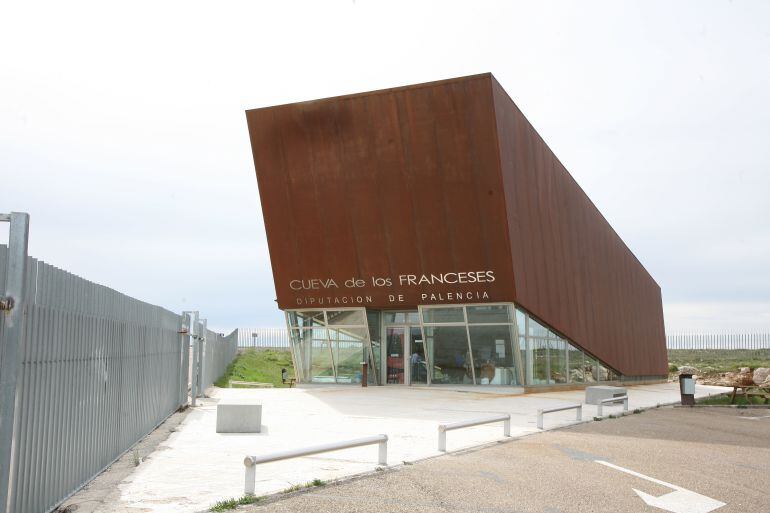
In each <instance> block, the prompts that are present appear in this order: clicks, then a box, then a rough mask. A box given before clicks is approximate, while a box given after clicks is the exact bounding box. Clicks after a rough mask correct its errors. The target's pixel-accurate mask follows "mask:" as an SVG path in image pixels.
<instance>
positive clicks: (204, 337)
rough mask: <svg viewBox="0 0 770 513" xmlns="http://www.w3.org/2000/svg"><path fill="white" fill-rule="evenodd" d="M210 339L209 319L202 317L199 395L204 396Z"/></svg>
mask: <svg viewBox="0 0 770 513" xmlns="http://www.w3.org/2000/svg"><path fill="white" fill-rule="evenodd" d="M207 339H208V320H206V319H201V331H200V349H199V350H198V364H199V365H198V397H203V396H204V395H205V392H206V373H205V372H204V370H205V367H206V353H207V351H206V345H207Z"/></svg>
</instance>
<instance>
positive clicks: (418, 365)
mask: <svg viewBox="0 0 770 513" xmlns="http://www.w3.org/2000/svg"><path fill="white" fill-rule="evenodd" d="M408 354H409V384H410V385H419V384H422V385H427V384H428V359H427V358H426V352H425V344H424V342H423V339H422V330H421V329H420V327H419V326H411V327H410V328H409V353H408Z"/></svg>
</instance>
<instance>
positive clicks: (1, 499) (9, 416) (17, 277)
mask: <svg viewBox="0 0 770 513" xmlns="http://www.w3.org/2000/svg"><path fill="white" fill-rule="evenodd" d="M0 221H4V222H10V225H11V226H10V231H9V237H8V242H9V243H8V261H7V264H6V276H5V291H4V294H3V296H2V297H0V315H3V316H4V321H5V323H4V327H3V330H2V333H0V335H2V336H1V337H0V513H5V512H7V511H10V507H11V503H12V500H13V488H14V473H15V472H14V470H15V468H14V467H15V463H16V441H17V437H16V435H17V430H18V426H17V423H16V421H15V420H16V417H17V415H16V414H17V411H16V407H17V401H18V394H17V390H18V386H17V375H18V373H19V368H20V367H21V358H22V354H23V352H22V344H23V340H24V333H23V329H24V314H25V309H26V305H25V295H24V294H25V286H26V276H27V256H28V255H27V249H28V245H29V214H25V213H21V212H12V213H11V214H0Z"/></svg>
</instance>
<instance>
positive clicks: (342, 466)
mask: <svg viewBox="0 0 770 513" xmlns="http://www.w3.org/2000/svg"><path fill="white" fill-rule="evenodd" d="M725 390H726V389H724V388H721V387H707V386H700V385H698V386H697V387H696V396H698V397H703V396H706V395H709V394H714V393H720V392H723V391H725ZM211 393H212V398H210V399H205V400H203V401H202V404H201V405H199V406H198V407H196V408H194V409H193V411H191V412H190V413H188V414H187V416H186V418H185V419H184V420H183V421H182V423H181V424H180V425H179V426H178V428H177V429H176V431H175V432H173V433H172V434H171V435H170V436H169V438H168V439H167V440H166V441H165V442H163V443H161V444H160V445H159V446H158V448H157V450H155V451H154V452H153V453H152V454H150V455H149V456H148V457H147V458H146V460H145V461H144V462H143V463H141V465H139V466H138V467H137V468H136V470H135V471H134V472H133V473H132V474H131V475H130V476H128V477H127V478H126V479H124V480H123V481H122V482H121V483H120V484H119V485H118V486H119V490H120V497H119V499H118V501H117V502H118V504H113V507H111V509H105V510H99V509H97V510H96V511H145V512H159V513H165V512H172V511H173V512H195V511H201V510H204V509H206V508H207V507H208V506H210V505H211V504H213V503H214V502H216V501H218V500H222V499H226V498H230V497H240V496H241V495H243V481H244V467H243V458H244V456H245V455H247V454H264V453H269V452H272V451H277V450H284V449H289V448H299V447H303V446H308V445H315V444H319V443H325V442H333V441H340V440H346V439H350V438H356V437H361V436H366V435H372V434H378V433H385V434H387V435H388V436H389V438H390V442H389V444H388V462H389V464H391V465H393V464H400V463H402V462H404V461H407V462H412V461H415V460H419V459H423V458H427V457H430V456H435V455H438V454H440V453H439V452H438V450H437V425H438V424H439V423H441V422H445V421H457V420H463V419H470V418H475V417H479V416H484V415H490V414H495V413H510V414H511V424H512V425H511V434H512V435H513V436H521V435H526V434H529V433H534V432H537V431H539V430H538V429H537V427H536V414H537V410H538V409H539V408H547V407H551V406H558V405H563V404H568V403H576V402H582V401H583V398H584V392H583V391H566V392H551V393H544V394H527V395H504V394H497V393H480V392H476V391H456V390H446V389H442V388H439V387H433V388H417V387H403V386H402V387H399V386H388V387H368V388H358V387H351V386H323V387H308V388H295V389H213V391H211ZM223 399H226V400H246V401H253V402H255V403H259V404H262V406H263V410H262V411H263V414H262V422H263V427H262V433H259V434H217V433H216V432H215V425H216V403H217V402H218V401H219V400H223ZM629 399H630V401H629V403H630V404H629V409H630V410H633V409H634V408H649V407H654V406H656V405H658V404H661V405H662V404H667V403H673V402H675V401H678V399H679V386H678V384H677V383H667V384H659V385H642V386H635V387H629ZM621 410H622V408H621V406H614V407H613V406H610V407H605V415H606V414H608V413H613V412H619V411H621ZM595 414H596V407H595V406H588V405H584V418H585V419H591V418H592V417H593V416H594V415H595ZM574 416H575V412H574V410H572V411H567V412H561V413H554V414H549V415H548V416H547V417H546V428H553V427H558V426H564V425H569V424H573V423H575V420H574ZM502 431H503V430H502V425H501V424H496V425H486V426H478V427H473V428H468V429H463V430H458V431H452V432H449V433H448V435H447V440H448V442H447V449H448V450H449V451H453V450H457V449H461V448H464V447H471V446H477V445H480V444H484V443H488V442H492V441H494V440H497V439H500V438H501V437H502V434H503V433H502ZM376 466H377V447H376V446H368V447H361V448H356V449H350V450H346V451H340V452H335V453H326V454H319V455H317V456H312V457H306V458H299V459H294V460H287V461H281V462H275V463H269V464H265V465H260V466H258V467H257V483H256V493H257V495H261V494H267V493H271V492H275V491H279V490H283V489H286V488H288V487H290V486H292V485H296V484H303V483H306V482H308V481H312V480H313V479H316V478H317V479H322V480H329V479H335V478H339V477H342V476H346V475H351V474H356V473H361V472H367V471H371V470H373V469H374V468H375V467H376ZM73 499H74V502H77V500H76V497H75V498H73ZM71 502H73V501H68V503H71Z"/></svg>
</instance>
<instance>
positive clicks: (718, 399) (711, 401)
mask: <svg viewBox="0 0 770 513" xmlns="http://www.w3.org/2000/svg"><path fill="white" fill-rule="evenodd" d="M749 399H750V402H749V401H746V398H745V397H744V396H742V395H738V396H736V398H735V403H733V404H736V405H738V406H746V405H749V404H765V400H764V399H763V398H761V397H750V398H749ZM697 403H698V404H707V405H722V404H730V396H729V395H715V396H713V397H707V398H705V399H700V400H698V401H697Z"/></svg>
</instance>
